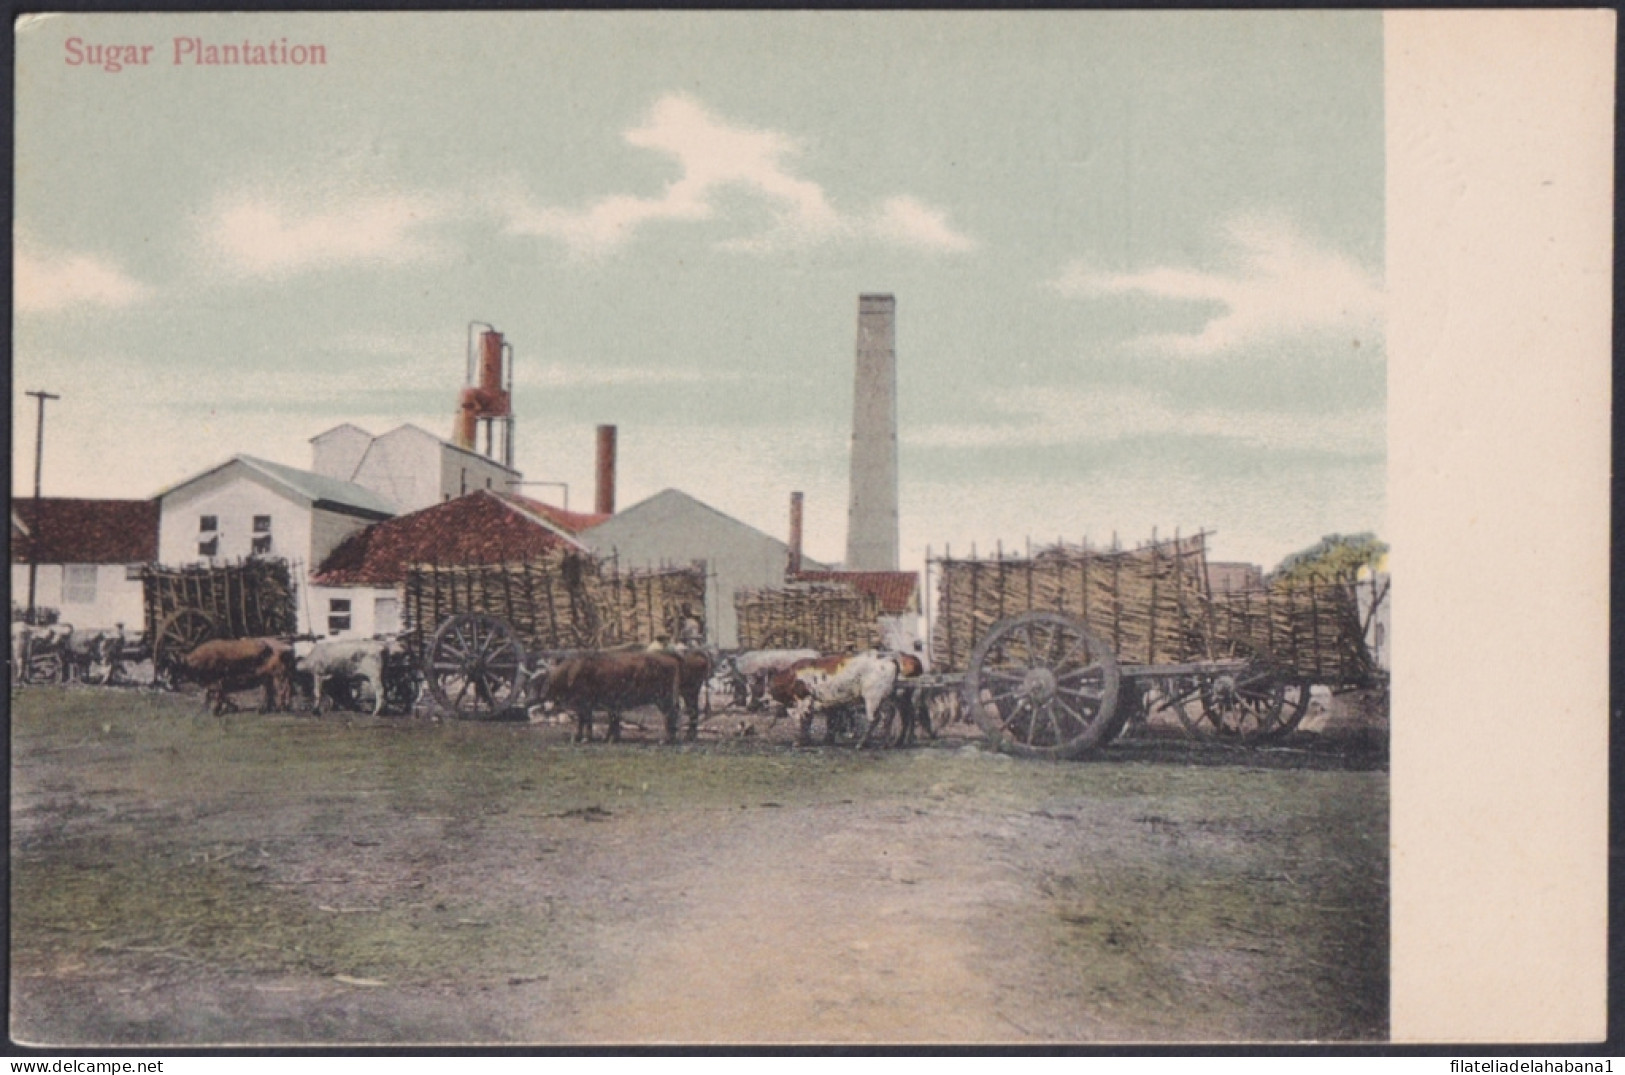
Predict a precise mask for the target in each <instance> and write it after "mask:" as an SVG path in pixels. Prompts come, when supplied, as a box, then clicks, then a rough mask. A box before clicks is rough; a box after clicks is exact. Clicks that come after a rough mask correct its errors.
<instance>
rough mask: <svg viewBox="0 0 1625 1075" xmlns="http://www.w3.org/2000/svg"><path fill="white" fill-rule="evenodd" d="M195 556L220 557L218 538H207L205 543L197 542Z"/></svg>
mask: <svg viewBox="0 0 1625 1075" xmlns="http://www.w3.org/2000/svg"><path fill="white" fill-rule="evenodd" d="M197 554H198V555H199V556H219V555H220V539H219V538H218V537H212V538H209V539H208V540H207V541H200V542H198V543H197Z"/></svg>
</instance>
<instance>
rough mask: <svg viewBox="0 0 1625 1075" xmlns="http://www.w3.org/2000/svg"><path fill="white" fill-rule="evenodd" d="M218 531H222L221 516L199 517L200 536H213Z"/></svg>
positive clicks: (198, 528) (198, 530) (198, 529)
mask: <svg viewBox="0 0 1625 1075" xmlns="http://www.w3.org/2000/svg"><path fill="white" fill-rule="evenodd" d="M218 529H220V516H218V515H199V516H198V517H197V532H198V533H200V534H212V533H214V532H215V531H216V530H218Z"/></svg>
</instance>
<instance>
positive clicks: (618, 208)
mask: <svg viewBox="0 0 1625 1075" xmlns="http://www.w3.org/2000/svg"><path fill="white" fill-rule="evenodd" d="M624 138H625V140H626V142H627V144H629V145H632V146H636V147H638V148H640V149H648V150H653V151H655V152H657V153H661V154H664V155H665V156H667V157H669V158H671V159H672V160H673V161H674V162H675V163H676V165H677V168H678V173H679V174H678V177H677V178H676V179H675V180H673V181H672V182H670V183H668V184H667V185H666V187H665V189H664V190H662V191H661V192H660V193H659V194H657V195H652V196H642V195H636V194H611V195H607V196H605V197H603V198H600V199H598V200H597V201H595V202H592V203H591V204H589V205H588V206H586V207H585V208H580V209H569V208H560V207H557V206H544V207H537V206H534V205H532V204H530V202H529V200H528V199H527V198H526V197H525V196H524V195H523V194H522V193H519V192H516V191H511V190H510V191H508V192H507V193H506V194H505V195H503V196H501V198H500V201H501V203H502V209H503V211H505V212H506V214H507V216H508V227H509V230H510V231H513V232H516V233H518V234H521V235H540V236H548V237H550V238H554V239H558V240H560V241H562V242H564V243H565V244H566V245H567V246H568V247H569V248H570V249H571V250H572V251H573V252H575V253H576V254H578V255H588V256H591V255H602V254H605V253H609V252H611V251H613V250H615V249H617V248H618V247H621V246H623V245H624V244H625V243H627V242H629V241H630V240H631V239H632V237H633V236H634V235H635V234H636V233H637V232H638V231H639V230H640V229H642V228H643V227H645V226H646V225H649V224H655V223H660V222H683V223H696V222H703V221H712V220H716V219H718V218H719V217H720V216H722V215H723V210H722V208H721V202H722V195H723V194H725V193H733V192H743V193H745V194H747V195H749V196H750V197H752V198H754V199H756V200H757V201H759V202H761V203H762V204H764V205H765V206H766V207H767V209H768V211H769V213H770V214H771V218H772V223H771V224H770V226H769V227H768V228H767V229H766V230H764V231H760V232H758V233H756V234H752V235H747V236H742V237H736V238H732V239H727V240H724V241H722V242H720V243H719V244H718V246H719V247H720V248H721V249H725V250H738V251H747V252H761V251H766V250H774V249H779V248H783V247H787V246H797V245H803V244H807V243H818V242H824V241H828V240H831V239H837V238H843V237H845V238H865V237H866V238H872V239H879V240H882V241H886V242H893V243H903V244H905V245H911V246H916V247H925V248H929V249H937V250H964V249H968V248H969V247H970V245H971V244H970V240H968V239H966V238H965V237H964V236H961V235H959V234H958V233H957V232H955V231H954V230H953V229H952V227H950V226H949V224H948V220H947V214H946V213H944V212H943V211H941V210H938V209H933V208H931V207H929V206H926V205H924V204H922V203H920V202H919V201H917V200H915V199H913V198H910V197H906V196H903V197H897V198H893V199H891V200H890V201H889V202H887V203H886V205H885V206H884V207H883V209H882V211H881V212H880V213H878V214H876V215H874V216H873V217H871V218H867V219H865V218H860V217H854V216H851V215H848V214H844V213H841V212H840V211H838V210H837V209H836V208H835V207H834V205H832V204H831V202H830V199H829V196H828V195H827V194H826V192H825V190H824V188H823V187H822V186H821V185H820V184H818V183H816V182H814V181H813V180H810V179H805V178H802V177H801V176H799V175H797V174H795V172H794V170H793V169H792V162H793V161H794V159H795V157H796V156H797V155H798V154H799V153H800V151H801V146H800V143H799V142H798V141H797V140H796V139H795V138H793V137H791V136H790V135H787V134H783V133H781V132H778V131H771V130H757V129H754V128H750V127H744V126H739V125H737V124H733V123H730V122H728V121H727V120H724V119H722V118H720V117H718V116H716V115H713V114H712V113H711V112H709V111H708V110H707V109H706V108H705V107H704V106H703V105H701V104H700V103H699V102H698V101H696V100H694V99H693V98H692V97H688V96H685V95H683V94H667V95H666V96H664V97H662V98H660V100H659V101H657V102H655V105H654V107H653V108H652V109H651V110H650V112H649V115H648V117H647V118H646V119H645V120H644V122H643V123H642V124H641V125H640V126H637V127H634V128H633V129H631V130H629V131H627V132H625V135H624Z"/></svg>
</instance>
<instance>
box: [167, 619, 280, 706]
mask: <svg viewBox="0 0 1625 1075" xmlns="http://www.w3.org/2000/svg"><path fill="white" fill-rule="evenodd" d="M181 674H182V675H184V676H185V677H186V678H187V679H190V680H192V681H193V682H195V683H199V684H201V685H202V686H203V704H204V705H205V706H207V707H209V708H210V710H211V711H212V712H213V713H214V715H215V716H219V715H220V714H221V713H224V712H225V711H226V706H227V705H228V704H229V702H230V699H229V697H228V696H229V695H231V694H232V693H233V692H235V691H246V690H253V689H255V688H256V687H263V688H264V690H265V702H264V704H263V705H262V706H261V707H260V712H261V713H269V712H270V711H272V710H273V709H288V708H290V707H291V706H292V703H293V647H292V646H290V645H289V644H288V643H286V642H284V641H282V640H281V639H277V638H232V639H215V640H214V641H211V642H204V643H203V644H202V645H200V646H198V647H197V648H196V649H194V650H193V651H192V652H190V653H188V654H187V655H186V656H185V657H183V658H182V659H181Z"/></svg>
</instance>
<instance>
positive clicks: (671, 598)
mask: <svg viewBox="0 0 1625 1075" xmlns="http://www.w3.org/2000/svg"><path fill="white" fill-rule="evenodd" d="M587 590H588V593H589V595H590V597H591V600H592V602H593V604H594V606H595V607H596V608H597V609H598V617H599V624H600V631H599V636H598V645H600V646H618V645H622V644H625V643H628V642H644V643H647V642H661V641H664V642H677V641H683V640H687V639H690V638H692V637H693V636H694V635H695V634H696V633H697V634H698V637H700V638H703V637H704V635H705V565H704V564H703V563H696V564H692V565H690V566H688V567H662V568H648V569H636V570H632V571H626V572H623V571H621V570H620V569H619V567H618V565H617V564H615V563H614V562H611V563H610V564H609V565H607V566H606V565H599V570H598V571H597V572H595V573H594V574H593V575H592V576H591V577H590V578H589V580H588V582H587Z"/></svg>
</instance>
